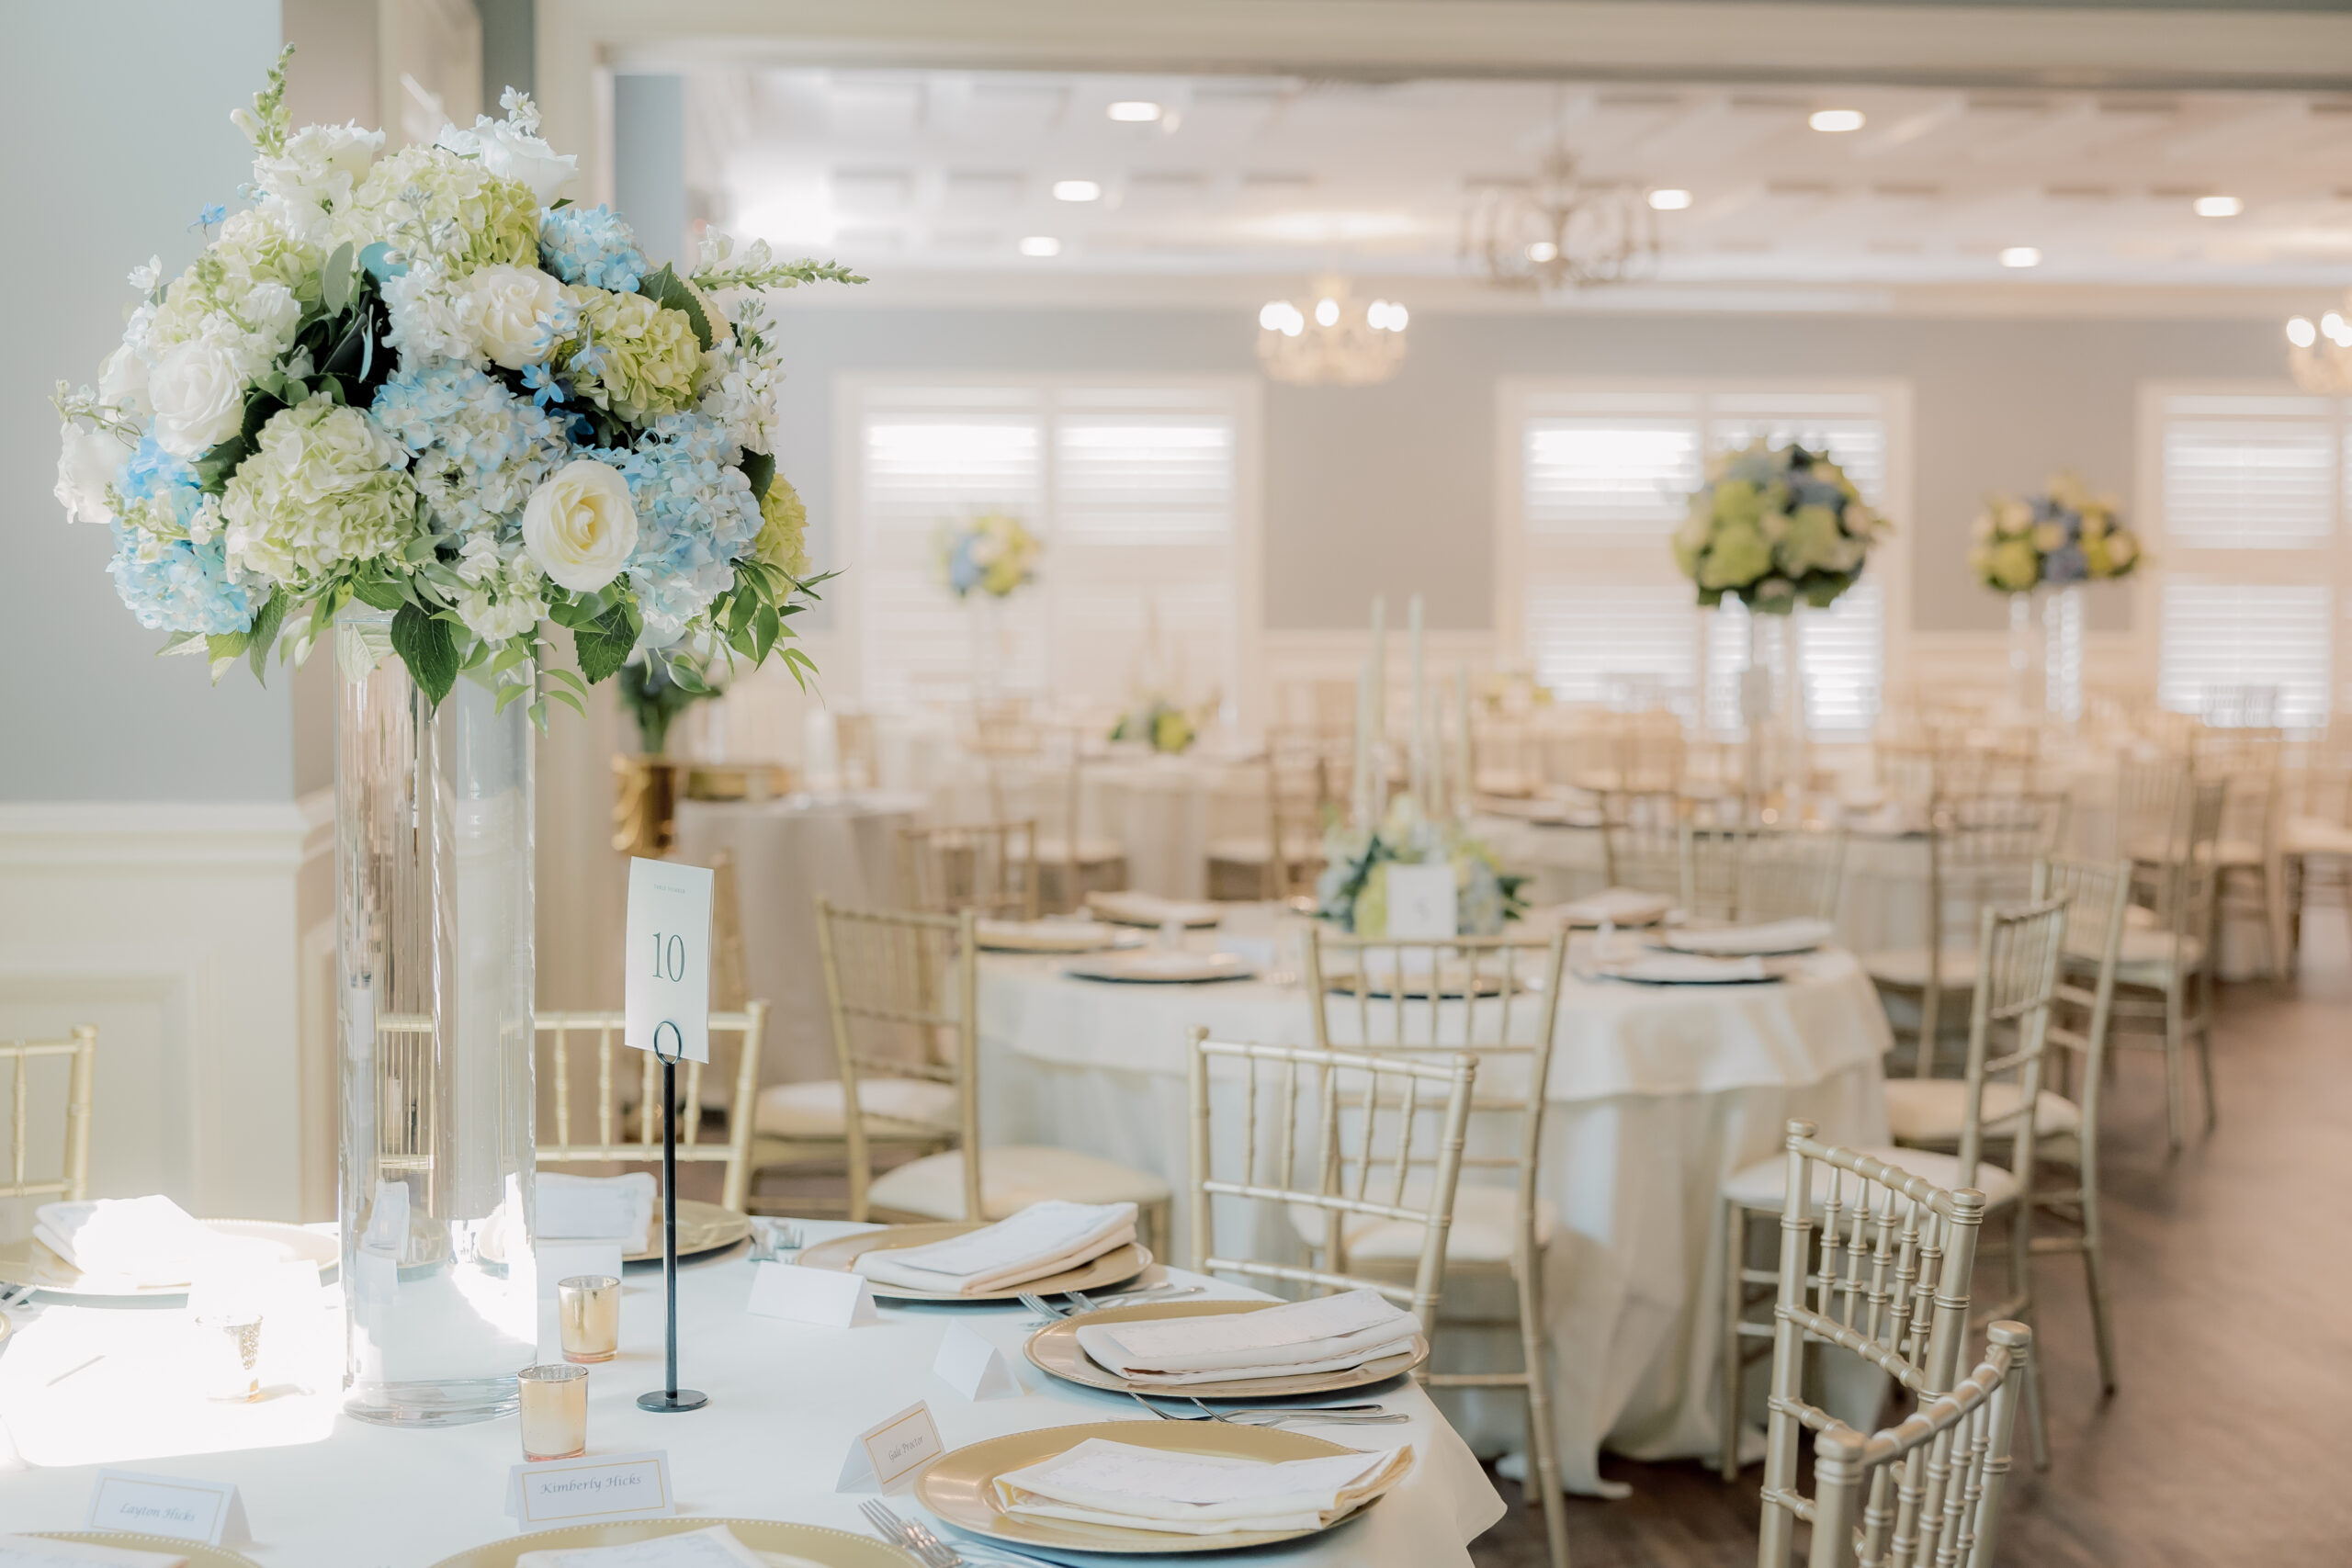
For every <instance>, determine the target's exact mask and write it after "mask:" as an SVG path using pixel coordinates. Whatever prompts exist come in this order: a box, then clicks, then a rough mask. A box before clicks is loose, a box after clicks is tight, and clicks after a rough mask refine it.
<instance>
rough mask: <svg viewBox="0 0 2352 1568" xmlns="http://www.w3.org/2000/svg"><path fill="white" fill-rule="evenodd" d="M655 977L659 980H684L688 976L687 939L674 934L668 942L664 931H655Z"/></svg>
mask: <svg viewBox="0 0 2352 1568" xmlns="http://www.w3.org/2000/svg"><path fill="white" fill-rule="evenodd" d="M653 977H654V978H655V979H657V980H683V979H684V978H685V977H686V939H685V938H684V937H682V936H673V937H671V938H669V939H668V940H667V941H666V942H664V941H663V939H662V933H661V932H660V931H655V932H654V933H653Z"/></svg>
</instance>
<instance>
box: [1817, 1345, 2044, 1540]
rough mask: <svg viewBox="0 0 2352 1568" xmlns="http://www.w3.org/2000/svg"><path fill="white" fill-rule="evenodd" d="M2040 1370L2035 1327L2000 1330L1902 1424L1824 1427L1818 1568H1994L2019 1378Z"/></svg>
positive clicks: (1836, 1423)
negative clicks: (1963, 1567)
mask: <svg viewBox="0 0 2352 1568" xmlns="http://www.w3.org/2000/svg"><path fill="white" fill-rule="evenodd" d="M2032 1366H2033V1330H2032V1329H2030V1328H2028V1327H2027V1326H2026V1325H2024V1324H2022V1323H2007V1322H2004V1323H1996V1324H1994V1325H1991V1326H1990V1327H1989V1328H1988V1329H1986V1331H1985V1359H1984V1360H1982V1361H1980V1362H1978V1363H1977V1366H1976V1370H1975V1371H1973V1372H1971V1373H1969V1374H1968V1376H1967V1377H1965V1378H1962V1380H1961V1381H1960V1382H1959V1383H1958V1384H1957V1385H1956V1386H1954V1387H1953V1389H1952V1390H1951V1393H1946V1394H1942V1395H1939V1396H1938V1397H1937V1398H1936V1399H1935V1400H1934V1401H1932V1402H1930V1403H1929V1404H1926V1405H1924V1406H1923V1407H1921V1408H1920V1409H1919V1410H1917V1411H1916V1412H1915V1413H1913V1414H1912V1415H1911V1416H1909V1417H1907V1418H1906V1419H1905V1420H1904V1421H1902V1422H1900V1423H1898V1424H1896V1425H1895V1426H1893V1427H1887V1428H1886V1429H1885V1430H1883V1431H1881V1432H1877V1433H1873V1434H1872V1435H1871V1436H1870V1437H1867V1438H1865V1437H1864V1436H1862V1434H1861V1433H1860V1432H1858V1431H1856V1430H1855V1429H1854V1428H1853V1427H1849V1426H1847V1425H1846V1424H1845V1423H1844V1422H1843V1421H1839V1420H1837V1419H1835V1418H1832V1419H1830V1420H1829V1421H1828V1422H1827V1423H1826V1424H1825V1425H1824V1426H1823V1427H1822V1428H1821V1430H1820V1431H1819V1432H1818V1433H1816V1434H1815V1437H1814V1439H1813V1478H1814V1521H1813V1550H1812V1553H1811V1557H1810V1568H1905V1565H1907V1564H1928V1563H1933V1564H1936V1565H1937V1568H1943V1565H1944V1564H1947V1563H1950V1564H1954V1565H1958V1564H1961V1563H1966V1564H1967V1565H1968V1568H1991V1565H1992V1563H1993V1562H1995V1561H1996V1555H1995V1551H1994V1548H1995V1546H1996V1543H1997V1540H1998V1538H1999V1535H2000V1531H2001V1495H2002V1491H2003V1489H2004V1488H2005V1486H2006V1485H2007V1481H2008V1474H2009V1441H2010V1432H2011V1430H2012V1429H2013V1428H2014V1427H2016V1425H2017V1385H2018V1372H2019V1370H2020V1369H2025V1370H2027V1371H2030V1369H2031V1368H2032ZM1787 1561H1788V1559H1787V1557H1786V1555H1785V1554H1784V1555H1782V1556H1781V1557H1780V1558H1778V1559H1775V1560H1772V1568H1784V1565H1785V1563H1786V1562H1787Z"/></svg>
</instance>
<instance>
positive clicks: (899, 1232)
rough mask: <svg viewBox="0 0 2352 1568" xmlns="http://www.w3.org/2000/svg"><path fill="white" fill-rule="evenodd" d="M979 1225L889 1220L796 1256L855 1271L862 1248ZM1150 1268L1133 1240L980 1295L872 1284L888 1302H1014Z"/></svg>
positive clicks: (808, 1265)
mask: <svg viewBox="0 0 2352 1568" xmlns="http://www.w3.org/2000/svg"><path fill="white" fill-rule="evenodd" d="M980 1228H981V1227H980V1226H979V1225H978V1224H973V1223H972V1222H971V1221H969V1220H957V1221H956V1222H954V1223H953V1224H927V1225H892V1226H890V1227H889V1228H888V1229H887V1230H878V1231H865V1232H861V1233H860V1234H858V1235H837V1236H835V1237H834V1238H833V1239H832V1240H831V1241H820V1242H819V1243H818V1244H817V1245H816V1246H814V1247H810V1248H809V1249H808V1250H807V1251H806V1252H803V1253H802V1254H801V1255H800V1257H799V1258H798V1259H797V1261H798V1262H799V1264H800V1266H801V1267H802V1268H803V1269H840V1270H841V1271H842V1273H844V1274H854V1273H855V1272H856V1271H857V1270H856V1263H857V1259H858V1258H860V1257H862V1256H863V1255H864V1254H865V1253H868V1252H873V1251H876V1249H878V1248H882V1247H928V1246H929V1245H931V1244H932V1243H933V1242H934V1241H945V1240H946V1239H947V1238H948V1237H950V1236H956V1235H969V1234H970V1233H971V1232H973V1231H976V1230H978V1229H980ZM1150 1267H1151V1249H1150V1248H1149V1247H1145V1246H1144V1245H1142V1244H1141V1243H1140V1242H1133V1241H1131V1242H1129V1243H1127V1245H1126V1246H1125V1247H1114V1248H1112V1249H1111V1250H1110V1251H1108V1252H1106V1253H1104V1254H1103V1256H1102V1257H1100V1258H1096V1259H1095V1260H1094V1261H1093V1262H1091V1263H1085V1264H1080V1266H1079V1267H1078V1268H1076V1269H1063V1270H1062V1271H1061V1272H1060V1273H1058V1274H1048V1275H1046V1277H1045V1278H1044V1279H1042V1280H1023V1281H1022V1282H1021V1283H1020V1284H1018V1285H1014V1286H1012V1287H1011V1288H1009V1289H1007V1290H1001V1291H989V1292H985V1293H983V1294H980V1295H970V1296H960V1295H947V1294H944V1293H943V1292H937V1291H918V1290H916V1289H914V1288H913V1287H911V1286H909V1285H892V1284H888V1283H886V1282H885V1281H883V1280H875V1281H874V1282H873V1283H874V1293H875V1294H876V1295H877V1296H884V1297H888V1299H889V1300H891V1301H899V1302H978V1303H995V1302H1010V1301H1017V1300H1018V1299H1020V1297H1021V1296H1022V1294H1023V1292H1035V1293H1037V1294H1038V1295H1041V1296H1053V1295H1059V1294H1060V1293H1061V1292H1064V1291H1093V1290H1101V1289H1103V1288H1104V1287H1106V1286H1110V1285H1119V1284H1125V1282H1126V1281H1127V1280H1132V1279H1134V1278H1135V1277H1136V1275H1138V1274H1140V1273H1142V1272H1143V1271H1144V1270H1145V1269H1148V1268H1150Z"/></svg>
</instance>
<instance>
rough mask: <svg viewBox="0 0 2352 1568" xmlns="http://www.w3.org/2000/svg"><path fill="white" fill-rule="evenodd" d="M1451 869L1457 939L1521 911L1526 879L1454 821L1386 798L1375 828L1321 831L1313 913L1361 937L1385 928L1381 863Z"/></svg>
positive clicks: (1489, 931) (1491, 931) (1491, 928)
mask: <svg viewBox="0 0 2352 1568" xmlns="http://www.w3.org/2000/svg"><path fill="white" fill-rule="evenodd" d="M1391 865H1450V866H1452V867H1453V896H1454V928H1455V934H1456V935H1458V936H1493V935H1496V934H1497V933H1498V932H1499V931H1501V930H1502V929H1503V923H1504V922H1505V921H1507V920H1515V919H1519V918H1520V917H1521V916H1522V915H1524V914H1525V913H1526V912H1527V900H1526V899H1525V898H1524V897H1521V890H1522V889H1523V888H1524V887H1525V886H1526V885H1527V878H1525V877H1524V876H1521V875H1517V874H1513V873H1510V872H1507V871H1505V870H1503V868H1502V864H1501V863H1500V862H1499V861H1498V860H1497V859H1496V858H1495V852H1494V851H1493V850H1491V849H1489V848H1488V847H1487V845H1486V844H1485V843H1484V842H1483V841H1482V840H1477V839H1474V838H1472V837H1471V836H1470V835H1469V833H1467V832H1466V831H1464V829H1462V828H1461V827H1460V826H1459V825H1458V824H1455V823H1451V822H1433V821H1431V820H1430V818H1428V817H1426V816H1424V815H1423V814H1422V812H1421V808H1420V807H1419V804H1418V803H1417V802H1416V801H1415V800H1414V799H1413V797H1412V795H1409V794H1404V795H1397V796H1395V797H1394V798H1393V799H1391V800H1390V801H1389V803H1388V815H1387V817H1386V818H1384V819H1383V820H1382V821H1381V822H1380V823H1379V824H1378V825H1377V826H1374V827H1371V828H1360V827H1355V826H1352V825H1350V824H1347V823H1343V822H1342V823H1334V824H1332V826H1331V827H1330V828H1329V829H1327V830H1326V831H1325V832H1324V835H1323V873H1322V874H1321V876H1320V877H1318V878H1317V881H1316V885H1315V897H1316V910H1315V912H1316V915H1317V917H1318V918H1320V919H1326V920H1329V921H1331V922H1332V923H1334V924H1335V925H1337V926H1338V927H1339V928H1340V930H1341V931H1351V932H1353V933H1354V934H1356V935H1357V936H1362V937H1381V936H1385V935H1386V934H1387V933H1388V868H1389V867H1390V866H1391Z"/></svg>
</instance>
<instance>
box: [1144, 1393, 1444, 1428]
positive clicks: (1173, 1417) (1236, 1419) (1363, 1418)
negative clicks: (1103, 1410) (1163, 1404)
mask: <svg viewBox="0 0 2352 1568" xmlns="http://www.w3.org/2000/svg"><path fill="white" fill-rule="evenodd" d="M1127 1397H1128V1398H1130V1399H1132V1400H1134V1401H1135V1402H1136V1404H1140V1405H1142V1406H1143V1407H1144V1408H1145V1409H1146V1410H1148V1411H1150V1412H1151V1413H1152V1414H1153V1415H1154V1416H1159V1418H1160V1419H1161V1420H1162V1421H1222V1422H1224V1423H1225V1424H1226V1425H1227V1426H1229V1427H1282V1426H1289V1425H1294V1424H1296V1425H1312V1426H1328V1427H1394V1426H1397V1425H1399V1424H1400V1423H1402V1422H1406V1421H1409V1420H1411V1419H1412V1417H1411V1416H1405V1415H1392V1414H1390V1413H1389V1412H1388V1411H1387V1410H1385V1408H1384V1407H1382V1406H1380V1405H1377V1404H1357V1405H1341V1406H1326V1405H1320V1404H1313V1405H1307V1404H1292V1405H1278V1404H1260V1405H1252V1406H1251V1407H1250V1408H1249V1409H1247V1410H1235V1411H1229V1412H1228V1411H1222V1410H1212V1409H1210V1408H1209V1407H1208V1406H1207V1405H1205V1404H1201V1402H1200V1401H1199V1400H1197V1399H1193V1396H1192V1395H1191V1394H1185V1395H1183V1396H1182V1397H1183V1398H1184V1399H1186V1400H1188V1401H1190V1402H1191V1403H1192V1404H1193V1405H1194V1406H1195V1407H1197V1408H1198V1410H1199V1411H1200V1414H1199V1415H1197V1416H1188V1415H1186V1414H1185V1413H1184V1412H1182V1411H1181V1410H1173V1411H1171V1410H1162V1409H1161V1408H1160V1407H1159V1405H1157V1404H1152V1403H1151V1401H1149V1400H1148V1399H1146V1398H1145V1397H1144V1396H1143V1395H1141V1394H1139V1393H1136V1392H1135V1390H1133V1389H1129V1390H1128V1391H1127ZM1332 1409H1337V1410H1340V1411H1341V1412H1343V1413H1342V1414H1339V1415H1329V1414H1326V1412H1327V1410H1332ZM1251 1417H1261V1419H1250V1418H1251Z"/></svg>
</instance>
